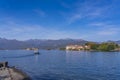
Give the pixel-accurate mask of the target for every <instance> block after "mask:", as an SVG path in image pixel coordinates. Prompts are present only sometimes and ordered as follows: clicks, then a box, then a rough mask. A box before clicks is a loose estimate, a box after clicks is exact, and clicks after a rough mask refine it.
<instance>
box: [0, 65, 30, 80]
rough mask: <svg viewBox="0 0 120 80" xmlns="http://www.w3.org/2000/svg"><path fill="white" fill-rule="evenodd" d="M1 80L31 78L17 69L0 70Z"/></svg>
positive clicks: (27, 79) (28, 79)
mask: <svg viewBox="0 0 120 80" xmlns="http://www.w3.org/2000/svg"><path fill="white" fill-rule="evenodd" d="M0 80H31V79H30V77H29V76H28V75H27V74H25V73H24V72H22V71H21V70H19V69H16V68H9V67H7V68H3V69H0Z"/></svg>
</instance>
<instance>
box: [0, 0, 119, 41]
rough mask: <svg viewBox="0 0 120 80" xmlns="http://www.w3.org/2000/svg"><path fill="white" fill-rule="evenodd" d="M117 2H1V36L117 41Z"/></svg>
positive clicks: (54, 0) (6, 0)
mask: <svg viewBox="0 0 120 80" xmlns="http://www.w3.org/2000/svg"><path fill="white" fill-rule="evenodd" d="M119 34H120V0H0V37H2V38H8V39H18V40H27V39H64V38H74V39H85V40H92V41H106V40H120V36H119Z"/></svg>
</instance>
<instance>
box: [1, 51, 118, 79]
mask: <svg viewBox="0 0 120 80" xmlns="http://www.w3.org/2000/svg"><path fill="white" fill-rule="evenodd" d="M40 52H41V55H34V53H33V52H31V51H20V50H18V51H17V50H16V51H0V61H9V63H10V65H12V66H17V67H19V68H20V69H22V70H24V71H25V72H27V73H28V74H29V75H30V76H31V77H32V79H33V80H120V53H119V52H80V51H67V52H66V51H59V50H51V51H46V50H41V51H40ZM2 57H4V58H2Z"/></svg>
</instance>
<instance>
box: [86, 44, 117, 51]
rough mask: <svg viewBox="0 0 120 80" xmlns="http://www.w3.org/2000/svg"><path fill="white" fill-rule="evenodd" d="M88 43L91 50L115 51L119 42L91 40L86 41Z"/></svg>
mask: <svg viewBox="0 0 120 80" xmlns="http://www.w3.org/2000/svg"><path fill="white" fill-rule="evenodd" d="M86 45H89V46H90V48H91V50H98V51H114V50H115V49H116V48H118V47H119V46H118V44H116V43H113V42H106V43H101V44H97V43H93V42H89V43H86Z"/></svg>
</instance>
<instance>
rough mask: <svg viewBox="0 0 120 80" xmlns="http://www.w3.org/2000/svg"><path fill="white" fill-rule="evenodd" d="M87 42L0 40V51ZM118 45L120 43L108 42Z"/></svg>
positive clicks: (78, 40)
mask: <svg viewBox="0 0 120 80" xmlns="http://www.w3.org/2000/svg"><path fill="white" fill-rule="evenodd" d="M87 42H89V41H87V40H83V39H58V40H50V39H49V40H47V39H44V40H43V39H30V40H25V41H19V40H16V39H13V40H10V39H5V38H0V49H11V50H12V49H25V48H33V47H35V48H39V49H56V48H63V47H65V46H67V45H74V44H78V45H84V44H85V43H87ZM108 42H115V43H117V44H120V41H108Z"/></svg>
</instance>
